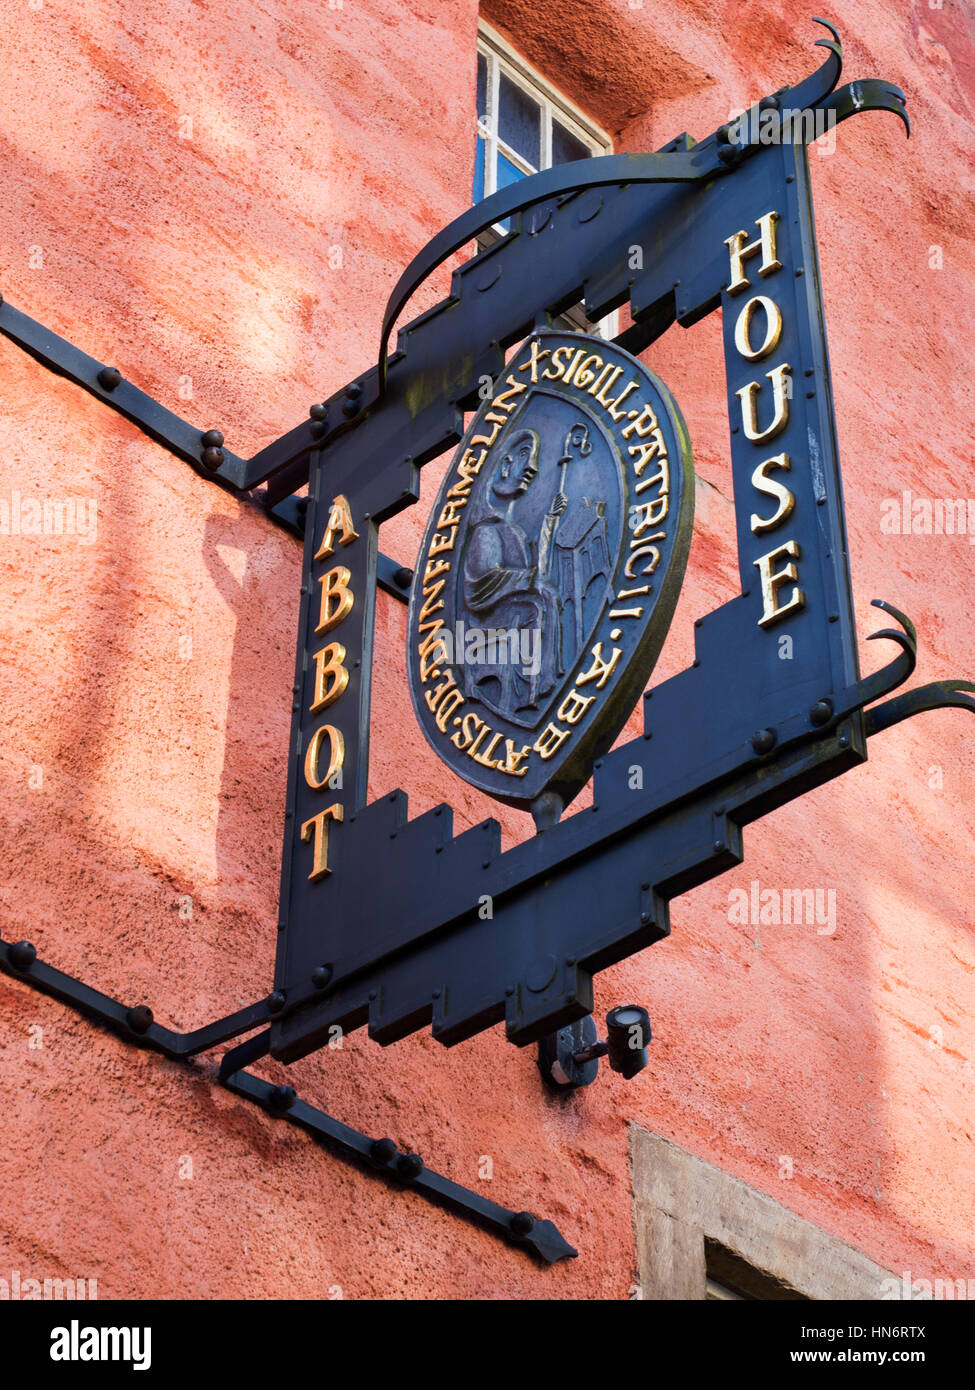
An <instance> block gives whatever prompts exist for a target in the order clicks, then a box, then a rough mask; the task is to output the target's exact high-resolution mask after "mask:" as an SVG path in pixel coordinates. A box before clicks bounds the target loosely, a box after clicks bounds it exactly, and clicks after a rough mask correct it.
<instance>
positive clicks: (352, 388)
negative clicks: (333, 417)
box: [345, 381, 362, 401]
mask: <svg viewBox="0 0 975 1390" xmlns="http://www.w3.org/2000/svg"><path fill="white" fill-rule="evenodd" d="M345 394H346V396H348V398H349V400H350V401H357V400H358V399H359V397H360V396H361V395H362V387H361V386H360V385H359V383H358V382H357V381H350V382H349V384H348V386H347V387H346V388H345Z"/></svg>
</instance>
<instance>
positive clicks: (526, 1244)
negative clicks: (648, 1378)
mask: <svg viewBox="0 0 975 1390" xmlns="http://www.w3.org/2000/svg"><path fill="white" fill-rule="evenodd" d="M0 973H5V974H7V975H10V976H12V977H13V978H14V979H17V980H20V981H21V982H22V983H23V984H26V985H30V986H31V988H33V989H37V990H40V991H41V992H42V993H44V994H48V995H50V996H52V997H53V998H55V999H58V1000H60V1001H61V1003H63V1004H67V1005H68V1006H69V1007H71V1008H74V1009H76V1010H77V1012H78V1013H80V1014H83V1015H84V1016H85V1017H87V1018H90V1019H92V1020H93V1021H95V1022H96V1023H99V1024H101V1025H102V1026H104V1027H106V1028H107V1029H109V1030H110V1031H111V1032H113V1033H116V1034H118V1035H119V1036H121V1037H122V1038H123V1039H124V1040H125V1041H126V1042H129V1043H134V1044H135V1045H136V1046H138V1047H144V1048H149V1049H151V1050H153V1051H156V1052H161V1053H162V1054H163V1055H164V1056H166V1057H169V1058H171V1059H172V1060H174V1061H188V1060H189V1059H190V1058H191V1057H194V1056H196V1055H197V1054H198V1053H201V1052H207V1051H209V1050H210V1049H211V1048H213V1047H216V1046H217V1045H218V1044H220V1043H222V1042H227V1041H229V1040H230V1039H232V1038H235V1037H238V1036H239V1035H240V1034H241V1033H247V1032H250V1031H252V1030H253V1029H255V1028H260V1026H261V1025H262V1024H266V1023H268V1022H269V1021H270V1019H271V1018H273V1017H275V1016H277V1015H278V1014H279V1013H280V1011H281V1008H282V1006H283V1003H284V1001H283V999H281V997H280V996H277V995H274V994H271V995H269V996H268V997H267V998H266V999H262V1000H259V1001H258V1002H257V1003H255V1004H250V1005H248V1006H247V1007H246V1008H244V1009H238V1010H237V1012H236V1013H233V1014H229V1015H228V1016H227V1017H226V1018H221V1019H217V1020H216V1021H215V1022H213V1023H209V1024H207V1025H206V1026H205V1027H203V1028H196V1029H194V1030H193V1031H192V1032H189V1033H176V1032H173V1031H172V1030H171V1029H169V1028H164V1027H162V1026H161V1025H160V1024H158V1023H156V1022H155V1020H154V1018H153V1014H152V1010H151V1009H149V1008H147V1007H146V1005H144V1004H139V1005H136V1006H135V1007H134V1008H130V1007H127V1006H126V1005H125V1004H122V1003H120V1002H119V1001H118V1000H117V999H112V998H111V997H110V996H109V995H107V994H102V993H101V992H100V991H99V990H96V989H92V988H91V986H90V985H86V984H83V983H82V981H80V980H77V979H75V978H74V977H73V976H71V975H66V974H65V973H64V971H62V970H58V969H56V968H55V967H54V966H51V965H48V964H47V962H46V961H42V960H40V959H39V957H38V955H37V951H36V949H35V948H34V946H33V945H32V944H31V943H30V942H29V941H15V942H8V941H3V940H2V939H0ZM270 1036H271V1034H270V1030H269V1029H265V1031H264V1032H262V1033H257V1034H256V1035H255V1036H254V1037H253V1038H248V1039H247V1040H246V1042H243V1043H240V1044H239V1045H238V1046H237V1047H234V1048H232V1049H231V1050H230V1051H229V1052H227V1053H225V1055H224V1057H223V1059H222V1060H221V1064H220V1072H219V1081H220V1083H221V1085H223V1086H226V1087H227V1089H228V1090H230V1091H232V1092H233V1093H234V1094H235V1095H238V1096H243V1097H244V1098H245V1099H246V1100H251V1101H254V1102H255V1103H256V1104H258V1105H260V1106H261V1107H262V1108H263V1109H264V1110H266V1111H267V1112H268V1113H269V1114H271V1115H275V1116H277V1117H279V1118H282V1119H286V1120H288V1121H289V1122H290V1123H291V1124H295V1125H298V1126H300V1127H301V1128H302V1129H304V1130H306V1131H307V1132H308V1133H309V1134H312V1135H314V1136H315V1138H316V1139H319V1140H320V1141H321V1142H322V1143H323V1144H324V1145H325V1146H326V1147H327V1148H328V1149H329V1150H330V1151H331V1152H333V1153H334V1154H336V1155H337V1156H338V1157H340V1158H343V1159H346V1160H349V1161H352V1162H357V1163H358V1164H360V1166H362V1167H364V1168H365V1170H366V1171H368V1172H372V1173H375V1174H377V1175H378V1176H381V1177H384V1178H385V1179H386V1180H387V1181H388V1182H389V1183H390V1184H391V1185H392V1186H394V1187H397V1188H399V1189H410V1190H412V1191H414V1192H418V1193H419V1194H420V1195H421V1196H423V1197H426V1198H427V1199H428V1200H429V1201H431V1202H434V1203H435V1204H437V1205H439V1206H443V1207H446V1208H447V1209H448V1210H450V1211H452V1212H454V1213H455V1214H456V1215H459V1216H463V1217H465V1218H467V1219H468V1220H470V1221H472V1222H473V1223H474V1224H475V1225H478V1226H481V1227H483V1228H484V1229H485V1230H488V1231H490V1232H492V1233H493V1234H494V1235H497V1236H501V1237H502V1238H503V1239H505V1240H506V1241H508V1242H509V1243H511V1244H513V1245H516V1246H519V1247H520V1248H521V1249H523V1250H525V1251H526V1252H527V1253H529V1254H531V1255H534V1256H535V1257H536V1258H537V1259H539V1260H540V1261H542V1262H544V1263H545V1264H553V1263H555V1261H557V1260H564V1259H569V1258H574V1257H575V1256H576V1255H577V1254H578V1251H577V1250H575V1249H574V1248H573V1247H572V1246H571V1245H570V1244H569V1243H568V1241H567V1240H565V1239H564V1238H563V1236H562V1235H561V1233H560V1232H559V1230H558V1228H557V1227H556V1226H555V1225H554V1224H553V1223H552V1222H551V1221H548V1220H539V1219H538V1218H537V1217H535V1216H533V1215H532V1213H530V1212H526V1211H513V1210H509V1209H508V1208H507V1207H502V1206H500V1205H499V1204H498V1203H497V1202H492V1201H490V1200H488V1198H486V1197H484V1196H482V1195H481V1194H480V1193H479V1192H474V1191H472V1190H471V1189H469V1188H466V1187H462V1186H461V1184H460V1183H456V1182H453V1181H452V1180H451V1179H450V1178H445V1177H444V1176H443V1175H442V1174H440V1173H435V1172H433V1171H432V1170H431V1169H429V1168H427V1166H426V1164H425V1163H424V1161H423V1159H422V1158H421V1157H420V1156H419V1154H415V1153H401V1152H400V1151H399V1149H398V1148H397V1147H396V1145H395V1144H394V1143H393V1141H392V1140H391V1139H370V1138H369V1136H368V1135H365V1134H362V1133H360V1131H359V1130H357V1129H352V1128H350V1126H349V1125H346V1124H343V1123H342V1122H341V1121H340V1120H336V1119H334V1118H333V1117H332V1116H331V1115H327V1114H326V1113H325V1112H324V1111H323V1110H319V1109H318V1108H317V1107H316V1106H313V1105H310V1104H308V1103H307V1102H306V1101H303V1100H299V1099H298V1096H297V1095H296V1093H295V1091H294V1089H293V1087H291V1086H275V1085H274V1084H273V1083H272V1082H270V1081H264V1080H262V1079H261V1078H260V1077H257V1076H252V1075H251V1074H250V1073H249V1072H247V1071H245V1070H244V1068H245V1067H246V1066H249V1065H251V1064H252V1063H253V1062H256V1061H258V1060H260V1058H262V1057H265V1056H267V1053H268V1051H269V1046H270Z"/></svg>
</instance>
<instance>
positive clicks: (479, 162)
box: [474, 136, 484, 203]
mask: <svg viewBox="0 0 975 1390" xmlns="http://www.w3.org/2000/svg"><path fill="white" fill-rule="evenodd" d="M483 197H484V141H483V140H482V139H481V137H480V136H478V137H477V154H476V155H475V156H474V202H475V203H479V202H480V201H481V199H482V198H483Z"/></svg>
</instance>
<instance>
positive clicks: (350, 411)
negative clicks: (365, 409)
mask: <svg viewBox="0 0 975 1390" xmlns="http://www.w3.org/2000/svg"><path fill="white" fill-rule="evenodd" d="M358 413H359V402H358V401H354V400H352V399H351V398H347V399H346V400H344V401H343V402H342V414H343V415H347V416H348V417H349V418H350V419H351V417H352V416H353V415H358Z"/></svg>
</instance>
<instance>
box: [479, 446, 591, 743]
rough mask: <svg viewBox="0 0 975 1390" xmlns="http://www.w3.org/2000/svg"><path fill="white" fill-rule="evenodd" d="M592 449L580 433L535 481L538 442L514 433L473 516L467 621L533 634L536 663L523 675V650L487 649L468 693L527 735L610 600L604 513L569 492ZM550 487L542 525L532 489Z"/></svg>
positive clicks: (492, 466)
mask: <svg viewBox="0 0 975 1390" xmlns="http://www.w3.org/2000/svg"><path fill="white" fill-rule="evenodd" d="M590 448H591V446H590V445H589V438H588V430H587V428H586V426H585V425H582V424H577V425H573V427H572V429H571V430H570V431H569V434H568V435H567V437H566V440H565V448H564V450H563V454H562V457H561V458H560V459H558V461H557V464H556V465H555V467H551V466H550V469H551V472H550V476H549V477H548V478H547V479H545V480H543V482H538V481H537V480H538V478H539V451H540V443H539V436H538V434H537V433H536V431H535V430H531V429H521V430H517V431H516V432H515V433H513V434H511V435H509V436H508V437H507V438H504V439H502V440H501V441H499V443H498V444H497V445H496V446H495V451H496V453H497V456H498V457H497V462H496V463H492V461H491V460H489V461H488V464H489V469H490V471H489V472H488V474H487V479H488V481H487V487H486V489H485V491H484V492H482V494H481V498H480V499H479V502H478V503H477V504H475V506H476V510H474V509H472V517H471V524H470V532H469V535H468V541H467V548H466V552H465V555H464V564H463V603H462V608H463V612H462V614H461V616H463V617H464V619H465V621H466V622H467V623H468V624H469V625H470V626H473V627H479V628H481V629H483V630H487V631H491V630H494V631H495V632H497V631H499V630H504V631H508V632H512V631H518V630H524V629H530V630H532V631H533V633H534V634H535V641H534V643H533V650H534V652H535V660H534V662H533V663H532V664H531V666H530V667H526V666H524V665H522V664H521V663H520V662H518V661H516V660H511V659H509V658H510V657H512V656H513V655H514V653H515V652H516V651H518V650H519V648H518V646H517V644H516V643H512V644H510V649H509V648H506V644H504V643H499V644H498V645H497V647H496V648H493V649H492V646H491V644H490V643H489V644H488V648H487V652H488V659H487V660H484V661H480V662H476V663H468V664H465V666H464V682H465V687H466V689H465V693H466V694H467V696H468V697H469V698H471V699H477V700H480V701H482V702H483V703H484V704H485V705H487V706H488V707H490V708H492V709H494V710H495V711H497V712H498V713H499V714H501V715H503V716H504V717H506V718H508V719H510V720H512V721H513V722H514V723H518V724H522V725H525V726H528V727H532V726H534V724H535V723H536V722H537V720H538V716H539V710H540V709H544V707H545V703H546V697H547V696H548V695H549V694H550V693H551V691H552V690H553V689H554V688H555V687H556V685H558V684H559V682H560V681H561V679H562V677H563V676H564V674H565V672H566V670H567V669H568V668H569V667H570V666H571V664H572V662H573V661H574V660H575V657H576V655H577V653H578V652H579V650H580V649H581V646H582V643H583V641H584V640H585V635H586V632H587V631H588V630H589V629H590V628H591V626H592V624H593V623H594V622H595V619H596V617H597V616H598V609H599V608H601V607H602V604H603V602H604V601H605V598H606V595H607V591H608V578H609V573H610V561H609V545H608V541H607V536H606V520H605V507H604V504H603V503H602V502H594V501H592V500H591V499H590V498H586V497H578V498H576V499H574V500H573V501H572V502H570V501H569V499H568V497H567V495H566V491H565V488H566V466H567V465H568V464H569V463H571V461H572V457H573V449H577V450H578V451H579V452H580V453H583V454H585V453H588V452H590ZM555 468H558V469H559V470H560V472H559V473H556V472H555ZM546 482H547V484H548V486H551V487H552V488H553V492H552V494H551V502H550V503H549V505H548V508H547V510H545V512H544V514H543V515H542V516H541V518H540V519H539V511H540V505H539V499H537V498H536V496H535V495H534V494H533V493H532V489H533V488H535V489H536V490H537V488H539V487H542V486H543V485H545V483H546ZM548 486H546V489H545V490H546V491H547V490H548ZM533 504H534V505H533ZM541 505H544V504H543V503H542V504H541ZM533 518H534V520H533ZM494 657H497V659H496V660H495V659H493V658H494Z"/></svg>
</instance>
